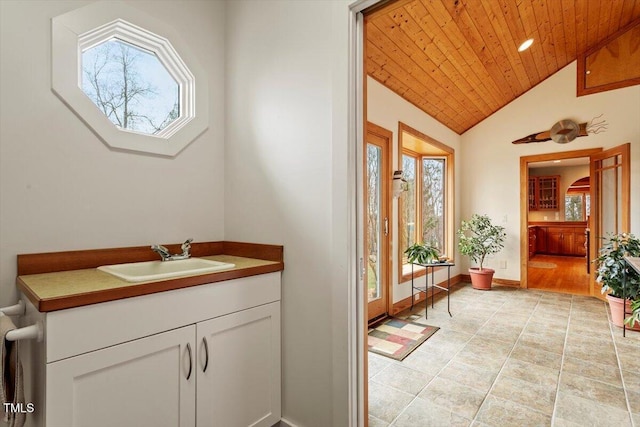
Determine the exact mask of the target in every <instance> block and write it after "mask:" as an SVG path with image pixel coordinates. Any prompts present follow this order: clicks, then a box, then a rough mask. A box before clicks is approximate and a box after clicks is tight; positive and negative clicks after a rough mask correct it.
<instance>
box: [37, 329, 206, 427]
mask: <svg viewBox="0 0 640 427" xmlns="http://www.w3.org/2000/svg"><path fill="white" fill-rule="evenodd" d="M194 342H195V326H185V327H183V328H179V329H175V330H173V331H168V332H164V333H161V334H157V335H152V336H150V337H146V338H140V339H138V340H135V341H131V342H128V343H123V344H119V345H116V346H113V347H108V348H104V349H101V350H96V351H93V352H90V353H86V354H82V355H79V356H75V357H71V358H68V359H64V360H61V361H58V362H55V363H51V364H50V365H48V366H47V379H46V381H47V386H46V395H47V415H46V420H47V424H46V425H47V426H51V427H58V426H60V427H63V426H93V427H112V426H171V427H183V426H193V425H195V422H194V420H195V409H196V404H195V397H196V386H197V384H196V372H195V366H194V364H193V354H192V355H189V349H191V353H193V348H194V347H193V346H194Z"/></svg>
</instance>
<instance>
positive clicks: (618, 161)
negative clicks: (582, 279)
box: [520, 143, 630, 297]
mask: <svg viewBox="0 0 640 427" xmlns="http://www.w3.org/2000/svg"><path fill="white" fill-rule="evenodd" d="M629 152H630V145H629V143H627V144H624V145H621V146H618V147H614V148H611V149H608V150H604V151H603V149H602V148H595V149H588V150H576V151H567V152H561V153H548V154H541V155H534V156H525V157H521V158H520V194H521V195H522V196H521V203H520V207H521V212H522V215H521V221H520V227H521V228H520V229H521V239H520V242H521V252H520V254H521V255H520V257H521V271H520V277H521V287H523V288H536V289H541V288H542V289H543V290H549V291H556V292H568V293H575V294H581V295H591V296H597V297H600V292H599V286H597V284H596V283H595V278H596V275H595V274H594V269H593V268H592V267H593V266H592V265H591V264H589V263H588V262H590V260H592V259H594V258H595V256H596V255H595V254H597V253H598V250H599V249H600V240H601V239H600V238H599V237H602V236H605V235H606V234H607V233H608V232H613V233H619V232H622V231H629V227H630V203H629V200H630V157H629ZM579 158H588V159H589V162H588V165H589V166H588V167H589V192H588V196H589V198H588V200H587V197H586V196H587V193H586V192H582V194H583V197H584V203H585V206H581V209H583V212H584V213H585V217H586V218H584V219H585V221H584V226H585V230H586V233H584V237H580V236H583V234H582V233H580V232H577V231H576V229H575V228H573V229H572V228H571V227H567V225H578V226H581V225H582V224H580V223H579V222H576V223H574V224H567V223H566V221H564V219H566V217H567V215H569V216H571V215H572V214H573V213H572V212H568V211H567V203H571V201H570V200H568V199H569V198H571V197H572V196H573V193H572V192H570V191H568V189H567V190H564V191H562V192H561V190H560V189H561V188H562V186H561V185H560V186H559V185H558V181H556V182H550V181H553V180H552V179H551V178H553V177H556V178H557V177H558V175H545V174H540V173H531V169H534V168H535V166H536V163H540V162H553V161H558V160H560V161H561V162H562V161H565V164H566V163H567V162H568V163H571V162H578V163H584V161H582V162H581V161H576V160H572V159H579ZM531 166H533V168H530V167H531ZM538 166H539V165H538ZM536 176H538V177H540V176H541V177H542V180H543V182H542V183H541V182H536V179H538V181H540V178H536ZM531 178H534V179H531ZM574 183H575V184H576V187H579V186H580V184H581V183H582V184H584V180H579V179H578V180H576V181H575V182H574V181H572V184H574ZM541 186H542V187H541ZM541 188H543V189H544V190H541ZM541 191H543V192H541ZM544 191H546V193H544ZM532 192H535V194H534V195H533V197H531V194H532ZM554 192H555V201H556V202H557V203H558V205H557V206H556V205H555V204H554V201H551V202H550V201H549V199H550V198H551V199H553V197H551V196H553V195H554ZM540 203H542V207H543V208H544V209H543V210H545V209H546V210H547V211H548V212H552V215H553V217H549V216H548V215H547V217H546V218H545V215H544V214H543V215H542V222H539V223H536V222H535V220H536V219H538V220H539V219H540V218H539V217H535V216H534V215H532V213H531V212H532V210H531V209H530V208H531V207H532V206H536V205H537V208H538V209H539V208H540V206H541V205H540ZM587 203H588V204H589V206H588V209H587V206H586V204H587ZM561 204H562V206H563V209H562V210H560V209H559V206H560V205H561ZM587 213H588V215H587ZM556 215H557V217H556ZM550 219H551V220H553V221H556V220H560V219H562V220H563V222H561V223H560V224H554V223H553V221H550V222H547V221H549V220H550ZM556 226H557V227H556ZM582 238H584V239H585V243H586V244H585V251H586V254H584V255H583V256H584V262H585V264H584V267H585V268H588V285H585V284H584V283H583V284H582V285H581V287H580V289H579V290H576V289H573V290H572V289H554V286H553V284H549V283H546V284H545V283H543V284H542V285H541V284H540V283H538V282H537V281H538V277H537V276H536V274H537V273H536V274H533V273H534V272H533V270H532V265H531V264H532V255H534V257H535V255H536V253H537V252H540V253H546V254H549V252H551V254H552V255H567V254H563V252H566V251H568V252H571V253H573V254H574V255H577V253H576V252H577V250H578V248H579V245H580V244H581V243H582V240H581V239H582ZM556 252H560V253H559V254H557V253H556ZM558 260H562V258H558ZM565 260H566V259H565ZM535 261H541V259H540V258H538V259H537V260H535ZM542 262H551V261H549V260H542ZM558 276H566V277H567V278H568V279H567V280H568V281H569V282H574V283H575V282H577V281H576V280H575V278H574V277H572V276H571V272H566V273H565V274H561V275H553V276H549V277H553V278H554V280H555V279H557V277H558ZM542 280H544V279H542Z"/></svg>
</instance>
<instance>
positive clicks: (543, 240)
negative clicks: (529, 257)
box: [536, 227, 547, 253]
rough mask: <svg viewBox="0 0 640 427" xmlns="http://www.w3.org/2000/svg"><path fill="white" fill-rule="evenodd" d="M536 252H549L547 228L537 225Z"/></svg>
mask: <svg viewBox="0 0 640 427" xmlns="http://www.w3.org/2000/svg"><path fill="white" fill-rule="evenodd" d="M536 252H537V253H545V252H547V228H546V227H536Z"/></svg>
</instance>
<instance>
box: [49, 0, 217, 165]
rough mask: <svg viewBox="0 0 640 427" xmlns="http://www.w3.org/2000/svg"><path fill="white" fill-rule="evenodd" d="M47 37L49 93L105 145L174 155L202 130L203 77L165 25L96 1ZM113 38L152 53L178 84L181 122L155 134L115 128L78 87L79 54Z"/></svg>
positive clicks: (57, 21) (59, 19)
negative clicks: (49, 68) (49, 47)
mask: <svg viewBox="0 0 640 427" xmlns="http://www.w3.org/2000/svg"><path fill="white" fill-rule="evenodd" d="M140 24H142V25H143V26H144V28H143V27H142V26H141V25H140ZM51 35H52V37H51V43H52V45H51V61H52V69H51V87H52V89H53V91H54V92H55V93H56V95H58V97H59V98H60V99H61V100H62V101H63V102H64V103H65V104H66V105H67V106H68V107H69V108H70V109H71V110H72V111H73V112H74V113H75V114H76V115H77V116H78V117H79V118H80V119H81V120H82V121H83V122H84V123H85V124H86V125H87V126H88V127H89V128H90V129H91V130H92V131H93V132H94V133H95V134H96V135H97V136H98V137H99V138H100V139H101V140H102V141H103V142H104V143H105V144H106V145H107V146H109V147H111V148H115V149H120V150H127V151H137V152H145V153H153V154H159V155H164V156H175V155H177V154H178V153H179V152H180V151H182V150H183V149H184V148H185V147H186V146H187V145H189V144H190V143H191V142H192V141H193V140H195V139H196V138H197V137H198V136H200V135H201V134H202V133H203V132H204V131H206V130H207V128H208V126H209V93H208V84H207V77H206V74H205V73H204V71H203V70H202V68H201V67H200V65H199V64H198V61H197V60H196V58H195V56H194V55H193V54H191V53H190V51H189V49H188V46H187V45H186V44H185V43H182V42H181V40H180V37H179V36H178V34H177V33H174V32H173V31H172V30H171V29H170V28H168V26H167V24H166V23H163V22H159V21H156V20H155V19H153V18H151V17H150V16H148V15H145V14H144V13H142V12H141V11H138V10H136V9H134V8H132V7H130V6H128V5H126V4H125V3H123V2H121V1H110V2H98V3H93V4H90V5H88V6H85V7H82V8H80V9H76V10H73V11H71V12H69V13H66V14H63V15H60V16H56V17H54V18H53V19H52V30H51ZM113 37H117V38H119V39H121V40H123V41H125V42H128V43H131V44H133V45H137V46H140V47H142V48H144V49H147V50H149V51H152V52H154V53H155V54H156V55H157V56H158V58H159V59H160V61H161V62H162V64H163V65H164V66H165V67H166V69H167V71H168V72H169V73H170V74H171V76H172V77H173V78H174V79H175V80H176V82H178V85H179V87H180V98H181V99H180V108H181V111H180V117H179V118H178V119H177V120H175V121H174V122H173V123H172V124H171V125H169V126H167V128H165V129H164V130H163V131H162V132H161V133H160V134H158V135H146V134H142V133H139V132H132V131H127V130H122V129H120V128H118V127H116V126H115V125H114V124H113V123H111V121H110V120H109V119H108V118H107V117H106V116H105V115H104V114H103V113H102V112H101V111H100V110H99V109H98V108H97V107H96V105H95V104H94V103H93V101H91V100H90V99H89V98H88V97H87V96H86V95H85V94H84V92H83V91H82V89H81V87H80V76H81V73H82V70H81V62H82V61H81V60H82V51H83V50H86V49H88V48H90V47H92V46H95V45H97V44H100V43H102V42H104V41H106V40H109V39H111V38H113ZM169 39H171V40H172V43H173V44H172V43H170V42H169ZM174 46H176V48H177V49H176V48H174ZM177 50H178V51H180V52H181V55H178V53H177ZM72 64H74V65H75V66H70V65H72Z"/></svg>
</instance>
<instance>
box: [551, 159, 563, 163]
mask: <svg viewBox="0 0 640 427" xmlns="http://www.w3.org/2000/svg"><path fill="white" fill-rule="evenodd" d="M561 161H562V160H554V161H553V163H560V162H561Z"/></svg>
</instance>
